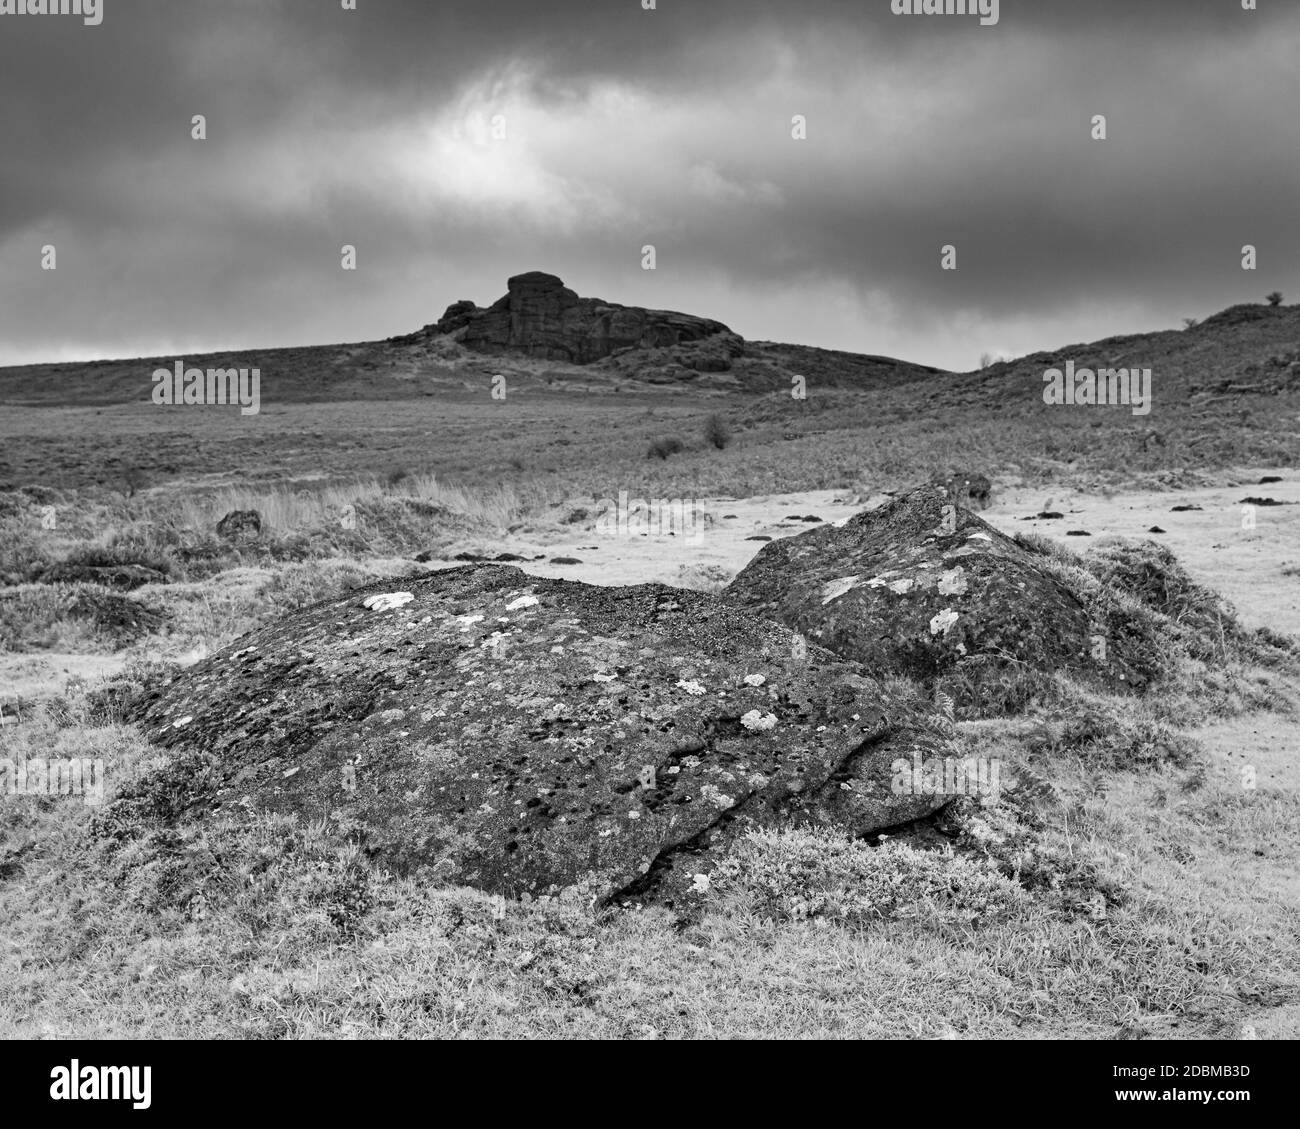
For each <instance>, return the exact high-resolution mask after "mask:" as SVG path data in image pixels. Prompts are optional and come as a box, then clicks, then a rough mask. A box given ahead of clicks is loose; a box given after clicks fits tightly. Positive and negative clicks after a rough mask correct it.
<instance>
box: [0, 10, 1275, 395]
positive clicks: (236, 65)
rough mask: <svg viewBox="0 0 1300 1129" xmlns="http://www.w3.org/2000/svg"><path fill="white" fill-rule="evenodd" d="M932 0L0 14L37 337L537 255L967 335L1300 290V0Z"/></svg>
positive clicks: (377, 317) (354, 334)
mask: <svg viewBox="0 0 1300 1129" xmlns="http://www.w3.org/2000/svg"><path fill="white" fill-rule="evenodd" d="M644 2H646V3H648V2H650V0H644ZM897 2H898V0H787V2H777V0H656V3H655V7H654V8H653V9H652V10H647V9H646V8H645V7H644V6H643V0H546V2H535V0H509V2H507V0H464V2H461V0H356V4H355V10H348V9H345V8H344V7H343V0H166V3H161V2H158V0H103V8H102V13H101V17H102V18H101V22H99V23H98V24H97V25H87V24H86V22H85V20H84V18H82V17H78V16H75V15H38V14H31V13H27V14H13V15H10V14H0V365H4V364H27V363H36V362H44V361H67V360H89V359H100V358H117V357H134V356H169V357H170V356H176V357H183V356H184V355H186V354H187V353H193V352H201V351H207V350H219V349H227V348H229V349H235V348H239V349H245V348H249V349H256V348H270V347H274V346H281V345H310V344H327V343H335V342H340V341H364V340H374V339H378V338H383V337H388V336H391V335H395V334H404V333H410V332H412V331H414V330H416V329H418V328H420V327H421V326H423V325H426V324H428V323H430V322H433V321H436V320H437V319H438V317H439V316H440V315H441V314H442V312H443V310H444V309H445V307H446V306H447V305H449V304H450V303H452V302H453V301H456V300H457V299H461V298H470V299H473V300H474V301H476V302H477V303H479V304H480V305H487V304H489V303H490V302H492V301H494V300H495V299H496V298H498V297H499V296H500V295H502V294H503V293H505V284H506V279H507V278H508V277H509V276H510V275H513V274H520V273H523V272H525V271H531V270H544V271H548V272H550V273H553V274H557V275H559V276H560V277H562V278H563V279H564V281H565V283H566V284H567V285H568V286H570V287H571V288H572V289H574V290H576V291H577V292H578V293H579V294H581V295H583V296H595V297H601V298H605V299H607V300H609V301H614V302H621V303H624V304H627V305H641V306H649V307H652V308H660V309H674V310H682V311H685V312H687V313H692V314H698V315H700V316H704V317H710V318H715V319H717V320H719V321H723V322H725V323H727V324H728V325H729V326H731V327H732V328H733V329H734V330H735V331H736V332H738V333H740V334H742V335H743V336H745V337H747V338H751V339H756V340H773V341H788V342H795V343H800V344H808V345H818V346H822V347H825V348H833V349H845V350H851V351H854V352H862V353H874V354H885V355H891V356H897V357H901V358H904V359H907V360H910V361H915V362H919V363H924V364H932V365H937V366H941V367H945V368H952V369H959V370H966V369H970V368H973V367H975V366H976V364H977V363H978V361H979V359H980V357H981V355H982V354H990V355H992V356H1000V355H1001V356H1017V355H1022V354H1025V353H1029V352H1034V351H1037V350H1041V349H1051V348H1055V347H1061V346H1064V345H1068V344H1074V343H1079V342H1085V341H1090V340H1095V339H1098V338H1102V337H1106V336H1111V335H1114V334H1120V333H1135V332H1145V331H1148V330H1153V329H1163V328H1178V327H1181V325H1182V320H1183V318H1186V317H1198V318H1199V317H1204V316H1207V315H1209V314H1211V313H1214V312H1216V311H1217V310H1220V309H1222V308H1224V307H1226V306H1228V305H1232V304H1234V303H1236V302H1242V301H1261V300H1262V299H1263V297H1264V295H1265V294H1267V293H1268V292H1270V291H1272V290H1281V291H1282V292H1283V293H1284V294H1286V295H1287V301H1288V302H1295V301H1300V222H1298V221H1300V65H1297V59H1300V2H1297V0H1258V6H1257V9H1256V10H1253V11H1252V10H1245V9H1243V7H1242V0H1140V2H1135V0H1001V3H1000V5H998V12H997V15H998V19H997V22H996V23H995V24H990V25H988V26H984V25H983V24H982V23H981V20H980V18H979V17H978V16H969V15H965V16H963V15H898V14H895V13H894V12H893V11H892V10H891V7H892V6H893V4H894V3H897ZM1247 2H1249V0H1247ZM16 6H18V5H17V4H16V2H15V0H0V12H3V11H5V9H6V8H8V7H16ZM196 114H202V115H204V116H205V118H206V123H207V138H206V140H196V139H194V138H193V137H192V119H193V117H194V115H196ZM1098 114H1102V115H1105V117H1106V128H1107V138H1106V139H1105V140H1104V141H1101V140H1095V139H1094V137H1093V132H1094V126H1093V117H1094V115H1098ZM796 115H802V118H803V121H804V123H805V126H804V131H805V132H806V137H804V138H802V139H798V138H796V137H795V136H794V134H795V133H796V132H798V131H797V130H796V128H795V124H794V119H795V116H796ZM345 244H346V245H351V246H354V247H355V248H356V266H357V269H356V270H355V271H345V270H343V269H342V266H341V263H342V254H341V248H342V247H343V246H344V245H345ZM1246 244H1251V245H1254V246H1255V247H1256V248H1257V249H1258V263H1259V267H1258V270H1257V271H1255V272H1245V271H1243V270H1242V247H1243V246H1244V245H1246ZM47 245H48V246H53V247H54V248H55V255H56V260H55V261H56V267H57V269H55V270H52V271H51V270H43V269H42V258H43V248H45V247H46V246H47ZM647 245H650V246H653V247H654V248H655V269H654V270H653V271H648V270H644V269H643V256H642V248H643V247H645V246H647ZM945 246H952V247H955V249H956V259H955V261H956V268H957V269H956V270H944V269H942V259H943V248H944V247H945Z"/></svg>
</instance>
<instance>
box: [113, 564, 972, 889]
mask: <svg viewBox="0 0 1300 1129" xmlns="http://www.w3.org/2000/svg"><path fill="white" fill-rule="evenodd" d="M131 716H132V719H134V720H136V721H138V722H139V723H140V725H141V726H142V727H143V729H144V731H145V733H146V734H147V735H148V737H149V738H150V739H151V740H152V741H153V742H155V743H157V744H158V745H161V746H164V747H166V748H168V749H170V750H172V752H173V754H174V755H173V757H172V758H171V759H170V761H169V763H168V764H167V766H166V767H164V768H162V769H159V770H157V771H155V772H154V773H153V774H152V775H150V776H148V777H146V778H144V780H143V781H142V782H141V783H140V784H139V785H137V786H133V787H131V788H130V789H128V790H126V791H125V792H124V793H123V795H122V796H121V798H119V799H118V800H117V801H115V803H114V804H112V805H110V806H109V807H108V808H106V809H105V811H104V813H103V816H102V818H101V820H100V828H101V833H103V834H110V835H111V834H119V835H131V834H136V833H138V830H137V831H132V830H130V829H131V828H136V829H138V828H139V827H140V826H141V825H144V826H146V827H149V826H155V827H157V828H158V829H162V828H163V827H166V826H171V825H175V824H177V823H178V822H179V821H186V820H188V821H195V820H202V819H203V818H204V817H205V816H206V815H207V814H209V813H211V812H212V811H213V810H215V809H216V808H218V807H230V806H231V805H237V804H243V805H246V806H247V805H252V806H253V807H255V808H257V809H261V810H271V811H276V812H281V813H290V812H293V813H298V814H299V815H300V816H302V817H304V818H306V819H313V820H315V819H322V818H331V819H335V820H338V821H339V826H346V827H350V828H355V829H356V835H357V837H358V839H359V841H360V843H361V844H362V846H363V847H364V849H365V850H366V851H367V852H368V854H369V855H370V856H372V857H373V858H374V859H375V860H377V861H378V862H380V863H381V864H383V865H385V866H387V867H389V868H391V869H394V870H397V871H399V872H403V873H409V874H417V875H419V876H420V877H422V878H424V879H427V880H429V881H435V882H445V883H455V884H468V885H474V886H478V887H480V888H482V889H484V890H488V891H491V892H493V893H502V894H507V895H518V894H523V893H532V894H540V893H544V892H553V891H556V890H558V889H562V888H566V887H574V886H580V887H582V888H583V889H585V890H587V891H589V892H590V893H591V894H592V895H593V896H597V897H606V898H608V897H612V896H614V895H617V894H619V893H626V892H628V891H629V890H630V889H633V888H635V890H636V892H637V894H638V896H646V897H652V896H655V894H656V892H658V893H659V894H660V895H662V896H664V897H666V898H667V899H668V900H670V901H671V900H672V898H673V897H674V896H680V895H682V894H683V892H684V891H685V890H687V889H688V888H689V887H690V885H691V884H692V883H693V882H695V881H696V879H695V877H694V876H695V875H697V874H700V873H705V874H707V873H708V872H709V870H710V869H711V867H712V866H713V864H714V862H715V861H716V858H717V855H718V853H719V852H720V851H722V850H724V849H725V848H726V847H727V845H728V844H730V843H731V842H733V841H734V839H735V838H736V836H737V835H739V834H741V833H743V831H744V830H745V829H746V828H748V827H753V826H762V825H772V824H774V823H777V822H781V823H794V824H802V825H812V824H820V825H835V826H839V827H843V828H845V829H846V830H848V831H850V832H853V833H858V834H863V833H867V832H869V831H872V830H875V829H877V828H880V827H885V826H891V825H894V824H898V823H902V822H906V821H909V820H912V819H916V818H919V817H921V816H923V815H925V814H928V813H929V812H931V811H934V810H935V809H937V808H938V807H940V806H942V804H944V803H945V802H947V800H948V799H950V798H951V797H950V796H948V795H934V794H929V795H923V794H915V793H916V792H918V791H921V790H922V789H917V788H910V787H904V788H902V789H900V788H899V787H898V778H899V766H898V765H897V763H896V762H897V761H899V760H902V761H904V762H906V764H907V766H908V768H909V769H910V768H911V767H912V766H913V765H914V764H916V763H918V762H919V761H920V760H925V761H926V762H928V763H937V762H938V758H942V757H944V756H946V755H947V754H948V753H949V752H951V747H950V744H949V734H950V732H951V728H950V723H949V722H948V721H947V719H946V718H944V717H942V716H941V715H938V714H936V713H934V712H933V711H931V709H930V708H929V705H928V703H927V702H925V701H924V700H923V699H920V700H918V699H915V698H913V699H904V698H900V697H899V696H898V695H894V694H891V693H887V692H886V690H885V688H884V686H883V685H882V683H881V682H880V681H878V680H877V679H875V678H873V677H871V675H870V674H869V673H868V672H867V671H864V670H863V669H862V668H860V667H858V666H856V665H854V664H848V663H844V662H842V661H841V660H838V659H836V658H835V657H834V656H833V655H831V654H830V653H829V652H826V651H824V650H823V649H822V648H820V647H816V646H811V647H810V646H808V645H807V644H806V643H805V642H804V641H803V640H802V639H801V638H799V637H798V636H796V635H794V634H793V633H792V632H790V631H789V630H787V629H786V628H784V627H781V626H780V625H778V624H775V623H772V622H769V621H767V620H764V619H761V618H759V617H757V616H754V615H751V614H749V613H747V612H744V611H741V610H739V609H737V608H735V607H732V606H730V605H728V604H726V603H725V602H723V601H721V600H719V599H718V598H717V597H716V596H711V595H707V594H704V593H698V592H685V591H677V590H674V589H671V588H667V587H664V586H662V585H641V586H637V587H632V588H602V587H594V586H590V585H585V584H578V583H574V582H571V581H563V580H546V579H541V578H537V577H532V576H529V575H527V574H525V573H523V572H521V571H520V570H519V569H517V568H515V567H512V566H506V565H472V566H466V567H463V568H455V569H450V570H447V571H443V572H438V573H433V574H430V575H428V576H426V577H421V578H419V579H415V580H411V581H404V582H402V583H401V584H399V585H394V584H393V582H391V581H389V582H385V583H384V584H379V585H371V586H369V587H367V588H363V589H358V590H357V591H355V592H353V593H351V594H350V595H348V596H346V597H344V598H342V599H336V600H333V601H328V602H325V603H322V604H318V605H316V606H314V607H311V608H307V609H305V610H302V611H300V612H297V613H295V614H293V615H290V616H289V617H287V618H286V619H284V620H282V621H281V622H279V623H277V624H274V625H272V626H269V627H267V628H264V629H261V630H259V631H257V632H254V633H252V634H250V635H246V636H245V637H244V638H242V639H241V640H239V641H238V642H237V643H235V644H233V645H232V646H231V647H230V648H229V649H227V650H225V651H223V652H220V653H218V654H216V655H213V656H212V657H210V658H208V659H207V660H205V661H204V662H202V663H201V664H199V665H197V666H195V667H193V668H191V669H189V670H187V671H185V672H184V673H182V674H180V675H178V676H177V677H175V678H174V679H173V680H172V681H171V682H169V683H167V684H165V685H162V686H160V687H158V688H156V689H155V690H153V691H151V692H150V693H149V694H148V695H147V696H146V697H144V698H142V699H141V700H140V701H139V702H138V703H137V704H136V706H135V708H134V712H133V713H132V715H131ZM911 779H913V780H914V779H915V777H912V778H911Z"/></svg>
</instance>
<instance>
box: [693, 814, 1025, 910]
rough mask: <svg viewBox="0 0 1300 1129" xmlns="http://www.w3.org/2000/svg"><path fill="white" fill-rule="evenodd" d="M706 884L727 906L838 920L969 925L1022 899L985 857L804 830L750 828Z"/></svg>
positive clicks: (1017, 904)
mask: <svg viewBox="0 0 1300 1129" xmlns="http://www.w3.org/2000/svg"><path fill="white" fill-rule="evenodd" d="M712 888H713V889H714V890H715V891H716V896H717V897H718V898H719V899H720V900H722V901H723V902H724V903H731V907H730V908H732V909H735V910H740V911H742V912H744V911H748V912H750V913H753V914H755V915H757V916H759V917H764V918H769V919H772V920H776V921H798V920H804V919H809V918H825V919H827V920H829V921H833V922H840V923H842V924H845V925H868V924H871V923H872V922H879V921H885V920H897V919H902V918H921V919H924V920H926V921H928V922H930V923H932V924H940V925H970V924H975V923H978V922H982V921H991V920H997V919H1002V918H1006V917H1008V916H1011V915H1013V914H1015V913H1016V912H1018V911H1019V910H1021V909H1023V908H1025V907H1026V906H1027V904H1028V899H1027V896H1026V894H1025V892H1024V891H1023V890H1022V889H1021V888H1020V887H1019V886H1017V885H1016V884H1015V883H1014V882H1012V881H1011V880H1010V879H1009V878H1007V877H1005V876H1004V875H1002V874H999V873H998V871H997V868H996V866H995V865H994V864H993V863H992V862H991V861H974V860H972V859H967V858H961V857H958V856H955V855H953V854H952V852H951V851H943V852H938V851H922V850H915V849H913V848H911V847H908V846H906V845H905V844H902V843H886V844H884V845H882V846H879V847H873V846H871V845H870V844H868V843H866V842H864V841H862V840H853V839H849V838H847V837H844V836H841V835H833V834H829V833H825V832H811V831H786V832H773V831H756V832H752V833H750V834H749V835H748V836H746V838H745V839H744V840H742V841H741V843H740V844H739V845H738V846H737V847H736V849H735V850H734V851H733V852H732V853H731V854H730V855H729V856H728V857H727V858H726V859H724V860H723V862H722V864H721V865H720V866H719V867H718V869H717V870H716V871H715V872H714V874H713V876H712Z"/></svg>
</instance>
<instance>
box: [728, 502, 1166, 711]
mask: <svg viewBox="0 0 1300 1129" xmlns="http://www.w3.org/2000/svg"><path fill="white" fill-rule="evenodd" d="M1083 580H1085V581H1086V580H1087V578H1086V577H1084V578H1083ZM1088 583H1089V585H1090V589H1089V592H1088V595H1089V597H1090V600H1089V602H1087V603H1085V599H1084V595H1085V593H1084V591H1083V589H1082V587H1081V588H1080V590H1077V591H1076V590H1072V589H1071V587H1070V586H1068V585H1067V584H1066V583H1065V581H1064V580H1063V579H1062V577H1061V571H1060V570H1055V569H1051V568H1049V567H1048V565H1047V561H1046V559H1045V558H1044V557H1043V556H1041V555H1040V554H1037V553H1035V552H1034V551H1032V550H1031V549H1028V548H1026V547H1025V546H1023V545H1021V544H1019V543H1018V542H1016V541H1013V540H1012V539H1011V538H1008V537H1006V536H1004V535H1003V534H1001V533H999V532H998V531H997V530H996V529H994V528H993V527H992V526H990V525H988V524H987V523H986V522H984V521H983V520H981V519H980V518H978V517H976V516H975V515H974V514H972V513H971V512H970V511H969V510H966V509H964V508H962V507H960V506H956V505H954V504H953V503H952V502H951V500H950V496H949V493H948V491H947V490H946V489H945V488H944V487H942V486H937V485H933V484H932V485H928V486H923V487H920V488H918V489H915V490H912V491H909V492H907V493H905V494H903V495H900V496H899V497H897V498H895V499H894V500H892V501H891V502H889V503H888V504H886V505H884V506H882V507H880V508H879V509H875V510H867V511H864V512H863V513H860V514H858V515H856V516H855V517H853V518H850V519H849V520H848V521H847V522H845V523H844V524H843V525H840V526H834V525H831V526H821V527H819V528H817V529H813V530H810V531H808V532H807V533H802V534H800V535H798V536H796V537H788V538H785V539H783V540H779V541H773V542H772V543H771V544H770V545H766V546H765V547H764V548H763V549H761V550H760V551H759V553H758V555H757V556H756V557H755V558H754V559H753V561H751V562H750V564H749V566H748V567H747V568H745V569H744V570H743V571H742V572H741V573H740V574H739V575H738V576H737V577H736V578H735V579H734V580H733V581H732V582H731V584H729V585H728V586H727V588H725V589H724V590H723V593H722V594H723V597H724V598H725V599H729V600H731V601H733V602H734V603H736V604H738V605H740V606H743V607H746V608H749V609H752V610H753V611H756V612H758V613H759V614H761V615H768V616H771V617H773V618H774V619H778V620H780V621H781V622H783V623H786V624H788V625H789V626H790V627H793V628H794V629H796V630H798V631H801V632H804V633H806V634H807V635H808V636H809V637H810V638H811V639H813V640H814V641H816V642H818V643H820V644H822V645H823V646H826V647H828V648H830V649H831V650H832V651H834V652H835V653H836V654H838V655H840V656H842V657H843V658H847V659H852V660H855V661H860V662H862V663H863V664H864V665H865V666H867V667H868V668H869V669H871V670H873V671H884V672H892V673H897V674H903V675H907V676H909V677H911V678H913V679H916V680H918V681H920V682H921V683H922V684H923V685H925V686H927V687H935V688H940V689H943V690H944V691H945V692H946V693H947V694H948V695H949V696H951V697H952V698H953V699H954V700H955V701H956V702H957V703H958V705H959V706H960V707H961V708H962V710H963V713H964V714H965V715H966V716H980V715H986V714H991V713H1000V712H1003V711H1004V710H1006V709H1008V708H1014V707H1015V706H1016V705H1017V704H1018V702H1020V701H1021V700H1023V699H1027V698H1028V697H1029V696H1032V694H1034V693H1036V692H1037V691H1039V690H1041V689H1043V687H1044V686H1045V684H1046V680H1047V679H1050V677H1051V675H1052V674H1053V673H1054V672H1055V671H1064V672H1072V673H1074V674H1075V675H1077V676H1079V677H1080V678H1084V679H1087V680H1089V681H1092V682H1095V683H1096V684H1098V685H1099V686H1102V687H1105V688H1108V689H1116V690H1118V689H1138V688H1141V687H1143V686H1145V685H1147V684H1148V683H1149V682H1150V681H1151V680H1152V679H1153V678H1154V677H1155V676H1156V675H1157V674H1158V671H1159V666H1158V662H1159V660H1158V658H1157V656H1156V650H1157V648H1156V647H1155V646H1154V645H1153V644H1152V641H1151V639H1150V638H1149V636H1148V634H1147V633H1146V631H1145V629H1144V627H1143V625H1141V624H1140V623H1137V622H1134V621H1132V620H1131V619H1129V618H1127V617H1126V615H1125V613H1124V611H1123V609H1122V608H1121V607H1119V606H1118V605H1117V604H1116V603H1115V602H1114V601H1113V600H1107V599H1092V598H1091V597H1095V596H1096V595H1097V593H1096V592H1095V591H1092V590H1093V589H1095V588H1096V587H1097V585H1096V583H1095V582H1092V581H1088Z"/></svg>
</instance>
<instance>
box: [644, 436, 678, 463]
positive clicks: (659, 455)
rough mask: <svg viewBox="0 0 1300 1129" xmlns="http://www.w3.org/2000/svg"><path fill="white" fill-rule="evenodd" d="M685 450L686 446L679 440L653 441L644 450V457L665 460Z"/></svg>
mask: <svg viewBox="0 0 1300 1129" xmlns="http://www.w3.org/2000/svg"><path fill="white" fill-rule="evenodd" d="M685 449H686V445H685V444H684V443H683V442H682V441H681V440H680V439H676V438H668V439H655V440H653V441H652V442H651V443H650V446H649V448H648V449H647V450H646V453H645V457H646V458H647V459H667V458H668V456H669V455H676V454H677V453H678V452H680V451H684V450H685Z"/></svg>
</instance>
